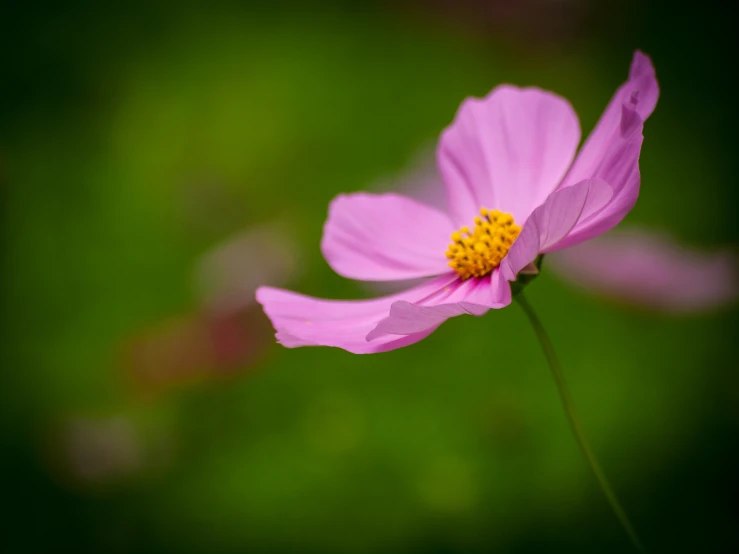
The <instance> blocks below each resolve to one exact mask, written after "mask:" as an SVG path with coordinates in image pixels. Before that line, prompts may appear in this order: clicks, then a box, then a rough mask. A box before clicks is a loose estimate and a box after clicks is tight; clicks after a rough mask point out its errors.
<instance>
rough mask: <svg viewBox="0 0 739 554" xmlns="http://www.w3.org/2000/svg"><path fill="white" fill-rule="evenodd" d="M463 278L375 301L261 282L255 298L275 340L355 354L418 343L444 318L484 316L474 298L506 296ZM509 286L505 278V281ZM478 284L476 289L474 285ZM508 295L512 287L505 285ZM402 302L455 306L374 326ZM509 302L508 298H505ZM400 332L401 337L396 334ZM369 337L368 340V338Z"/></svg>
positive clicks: (486, 284) (428, 283) (451, 275)
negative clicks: (396, 326)
mask: <svg viewBox="0 0 739 554" xmlns="http://www.w3.org/2000/svg"><path fill="white" fill-rule="evenodd" d="M480 281H481V283H480V284H476V283H475V282H474V280H472V279H471V280H468V281H465V282H461V281H460V279H459V278H458V276H457V275H456V274H455V273H447V274H445V275H441V276H439V277H436V278H434V279H431V280H429V281H426V282H425V283H423V284H421V285H419V286H417V287H414V288H412V289H409V290H407V291H404V292H402V293H399V294H394V295H391V296H385V297H382V298H376V299H373V300H322V299H319V298H311V297H309V296H304V295H301V294H297V293H294V292H290V291H285V290H280V289H273V288H269V287H262V288H260V289H259V290H257V301H258V302H259V303H261V304H262V306H263V307H264V311H265V312H266V313H267V316H268V317H269V318H270V319H271V320H272V324H273V325H274V327H275V329H276V330H277V335H276V336H277V339H278V341H279V342H280V343H281V344H282V345H284V346H287V347H288V348H295V347H298V346H335V347H337V348H342V349H344V350H348V351H349V352H353V353H355V354H367V353H373V352H385V351H387V350H393V349H395V348H400V347H402V346H407V345H409V344H413V343H414V342H417V341H419V340H421V339H423V338H425V337H426V336H428V335H429V334H431V333H432V332H433V331H434V330H435V329H436V327H438V326H439V325H440V324H441V323H442V322H443V321H444V320H445V319H446V318H447V317H452V316H454V315H460V314H461V313H471V314H474V315H482V314H483V313H485V312H486V311H487V309H488V308H489V307H493V306H492V305H491V306H487V307H483V306H479V305H476V303H477V302H483V301H490V302H492V301H494V300H496V301H498V302H499V303H500V302H503V301H504V300H505V299H504V298H501V296H504V295H505V290H504V289H503V287H502V286H501V285H498V286H499V288H500V289H502V292H499V291H497V290H494V289H493V288H492V287H491V286H490V279H488V280H487V281H485V280H484V279H483V280H480ZM505 284H506V285H507V283H505ZM478 288H479V290H477V289H478ZM508 290H509V292H508V295H509V296H510V288H509V289H508ZM398 302H405V303H408V304H412V305H418V306H440V305H446V306H450V305H452V306H454V305H456V304H460V305H461V306H462V307H461V308H454V307H451V308H442V312H443V313H444V314H448V315H446V316H445V317H435V318H434V319H429V318H427V317H425V313H424V314H421V320H420V321H419V322H418V323H411V324H409V325H411V327H412V329H411V327H406V328H404V329H401V331H406V330H408V332H398V333H395V332H394V330H393V329H391V330H389V331H384V330H383V329H380V331H375V332H373V330H374V329H375V328H376V327H377V325H378V323H380V322H381V321H383V320H385V319H386V318H388V316H390V314H391V307H392V306H393V305H394V304H396V303H398ZM508 302H510V298H508ZM398 335H402V336H398ZM370 340H371V342H370Z"/></svg>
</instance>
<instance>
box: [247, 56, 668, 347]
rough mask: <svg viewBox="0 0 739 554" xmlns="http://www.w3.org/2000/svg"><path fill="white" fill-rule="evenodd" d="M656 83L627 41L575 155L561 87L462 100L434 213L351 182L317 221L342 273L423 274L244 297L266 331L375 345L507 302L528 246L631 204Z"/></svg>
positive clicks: (574, 132) (568, 241)
mask: <svg viewBox="0 0 739 554" xmlns="http://www.w3.org/2000/svg"><path fill="white" fill-rule="evenodd" d="M658 95H659V90H658V87H657V81H656V79H655V76H654V68H653V67H652V64H651V62H650V60H649V58H648V57H647V56H645V55H644V54H642V53H641V52H636V53H635V54H634V59H633V61H632V64H631V71H630V74H629V80H628V81H627V82H626V83H625V84H624V85H622V86H621V87H620V88H619V89H618V91H616V93H615V95H614V96H613V98H612V99H611V102H610V103H609V105H608V106H607V108H606V110H605V112H604V113H603V115H602V116H601V119H600V121H599V122H598V124H597V125H596V127H595V129H594V130H593V132H592V133H591V135H590V137H589V138H588V139H587V140H586V141H585V144H584V145H583V147H582V149H581V150H580V152H579V154H578V155H577V157H576V158H575V153H576V151H577V146H578V144H579V142H580V126H579V122H578V119H577V115H576V114H575V112H574V110H573V109H572V107H571V106H570V104H569V103H568V102H567V101H566V100H565V99H563V98H561V97H559V96H557V95H555V94H553V93H550V92H546V91H543V90H541V89H538V88H517V87H514V86H510V85H501V86H499V87H496V88H495V89H494V90H493V91H492V92H491V93H490V94H489V95H488V96H487V97H485V98H483V99H474V98H471V99H467V100H465V102H463V104H462V106H461V107H460V109H459V111H458V112H457V115H456V117H455V120H454V122H453V123H452V124H451V125H450V126H449V127H448V128H447V129H445V130H444V132H443V133H442V135H441V140H440V142H439V145H438V148H437V164H438V166H439V170H440V172H441V174H442V177H443V179H444V183H445V186H446V193H447V203H448V206H449V210H448V213H444V212H443V211H440V210H438V209H435V208H432V207H430V206H427V205H424V204H421V203H419V202H417V201H415V200H412V199H410V198H406V197H403V196H399V195H396V194H366V193H357V194H349V195H340V196H338V197H337V198H336V199H334V201H333V202H332V203H331V205H330V207H329V217H328V221H327V222H326V225H325V227H324V235H323V240H322V244H321V248H322V251H323V255H324V257H325V258H326V260H327V261H328V263H329V265H331V267H332V268H333V269H334V270H335V271H336V272H337V273H339V274H340V275H343V276H344V277H349V278H352V279H359V280H363V281H395V280H404V279H414V278H419V277H433V278H432V279H429V280H427V281H425V282H423V283H421V284H419V285H417V286H414V287H412V288H410V289H409V290H406V291H404V292H401V293H398V294H394V295H391V296H385V297H382V298H377V299H374V300H359V301H341V300H322V299H318V298H312V297H308V296H304V295H301V294H297V293H294V292H290V291H286V290H281V289H276V288H270V287H261V288H259V289H258V290H257V300H258V301H259V302H260V303H261V304H262V306H263V307H264V310H265V312H266V313H267V315H268V316H269V318H270V319H271V320H272V324H273V326H274V327H275V329H276V331H277V333H276V337H277V340H278V341H279V342H280V343H282V344H283V345H284V346H287V347H291V348H292V347H298V346H335V347H338V348H342V349H344V350H348V351H349V352H354V353H372V352H383V351H387V350H392V349H395V348H399V347H402V346H406V345H409V344H412V343H414V342H417V341H419V340H421V339H423V338H425V337H427V336H428V335H430V334H431V333H432V332H433V331H434V330H435V329H436V328H437V327H438V326H439V325H441V324H442V323H443V322H444V321H445V320H447V319H448V318H450V317H454V316H458V315H462V314H472V315H477V316H480V315H483V314H484V313H486V312H487V311H488V310H490V309H497V308H503V307H505V306H507V305H508V304H509V303H510V302H511V298H512V291H511V282H512V281H515V280H516V279H517V276H518V275H519V273H521V272H526V271H529V270H531V269H532V264H533V263H534V261H535V260H536V258H537V257H538V256H539V254H543V253H548V252H553V251H556V250H560V249H562V248H566V247H569V246H574V245H575V244H578V243H580V242H583V241H585V240H588V239H590V238H593V237H595V236H597V235H600V234H602V233H604V232H606V231H608V230H609V229H611V228H612V227H614V226H615V225H616V224H618V223H619V222H620V221H621V220H622V219H623V218H624V216H625V215H626V214H627V213H628V212H629V211H630V210H631V208H632V207H633V206H634V203H635V202H636V198H637V196H638V194H639V181H640V179H639V153H640V150H641V143H642V140H643V135H642V130H643V124H644V120H645V119H646V118H647V117H649V115H650V114H651V113H652V111H653V110H654V107H655V104H656V102H657V97H658ZM573 159H574V162H573ZM470 227H471V229H470Z"/></svg>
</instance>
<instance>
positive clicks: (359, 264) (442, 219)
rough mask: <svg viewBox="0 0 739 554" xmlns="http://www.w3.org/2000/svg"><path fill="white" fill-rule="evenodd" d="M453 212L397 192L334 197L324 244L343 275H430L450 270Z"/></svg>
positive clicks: (374, 278)
mask: <svg viewBox="0 0 739 554" xmlns="http://www.w3.org/2000/svg"><path fill="white" fill-rule="evenodd" d="M453 231H454V227H453V224H452V222H451V220H450V219H449V217H448V216H447V215H446V214H444V213H443V212H440V211H439V210H436V209H435V208H432V207H430V206H426V205H424V204H421V203H419V202H417V201H415V200H413V199H411V198H406V197H405V196H400V195H397V194H366V193H357V194H350V195H341V196H338V197H337V198H335V199H334V201H333V202H331V206H330V207H329V217H328V221H326V225H325V226H324V230H323V240H322V241H321V250H322V251H323V255H324V257H325V258H326V261H327V262H328V263H329V265H330V266H331V267H332V268H333V269H334V271H336V272H337V273H338V274H339V275H342V276H344V277H349V278H351V279H360V280H363V281H393V280H402V279H412V278H416V277H429V276H433V275H439V274H442V273H444V272H446V271H448V270H449V267H448V266H447V260H446V258H445V257H444V252H445V250H446V248H447V246H448V244H449V241H450V236H451V233H452V232H453Z"/></svg>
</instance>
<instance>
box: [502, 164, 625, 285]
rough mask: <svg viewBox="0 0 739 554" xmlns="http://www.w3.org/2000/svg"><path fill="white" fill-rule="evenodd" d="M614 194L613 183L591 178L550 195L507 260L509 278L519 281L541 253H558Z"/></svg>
mask: <svg viewBox="0 0 739 554" xmlns="http://www.w3.org/2000/svg"><path fill="white" fill-rule="evenodd" d="M611 194H612V191H611V187H610V186H609V184H608V183H606V182H605V181H602V180H600V179H587V180H585V181H582V182H580V183H578V184H576V185H573V186H571V187H567V188H564V189H560V190H557V191H555V192H553V193H552V194H550V195H549V198H547V200H546V202H544V204H542V205H541V206H539V207H538V208H536V209H535V210H534V212H533V213H532V214H531V216H530V217H529V219H528V220H527V221H526V223H525V224H524V226H523V229H522V230H521V234H520V235H519V236H518V238H517V239H516V241H515V242H514V243H513V246H511V249H510V250H509V251H508V255H507V256H506V257H505V259H504V260H503V263H502V264H501V269H502V271H503V275H504V276H505V277H506V279H508V280H513V279H515V277H516V275H518V273H519V272H520V271H522V270H523V269H524V268H526V267H527V266H528V265H529V264H531V263H532V262H533V261H534V260H536V257H537V256H538V255H539V254H541V253H546V252H552V251H554V250H557V249H558V248H559V247H560V245H561V244H562V243H563V242H565V241H566V240H567V237H568V235H569V233H570V232H571V231H572V230H573V229H574V228H575V227H576V226H577V225H578V224H581V223H587V222H588V221H590V220H591V219H593V218H594V217H597V214H598V213H599V212H600V210H602V209H603V206H605V205H607V204H608V202H609V201H610V199H611Z"/></svg>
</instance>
